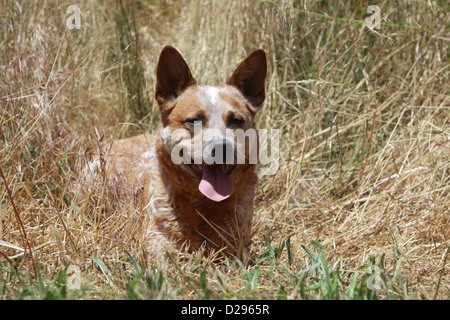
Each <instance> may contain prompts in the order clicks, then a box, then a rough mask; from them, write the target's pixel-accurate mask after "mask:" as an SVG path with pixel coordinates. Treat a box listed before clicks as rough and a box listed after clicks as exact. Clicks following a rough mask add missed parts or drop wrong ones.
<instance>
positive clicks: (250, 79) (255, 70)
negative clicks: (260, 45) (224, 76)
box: [227, 49, 267, 109]
mask: <svg viewBox="0 0 450 320" xmlns="http://www.w3.org/2000/svg"><path fill="white" fill-rule="evenodd" d="M266 75H267V62H266V54H265V52H264V51H263V50H261V49H259V50H256V51H253V52H252V53H251V54H250V55H249V56H248V57H247V58H246V59H245V60H244V61H242V62H241V64H240V65H239V66H238V67H237V69H236V70H235V71H234V73H233V75H232V76H231V77H230V79H228V81H227V84H229V85H232V86H234V87H236V88H238V89H239V91H241V93H242V94H243V95H244V97H245V98H247V100H248V101H249V102H250V103H251V104H252V105H253V107H255V108H256V109H258V108H259V107H260V106H261V104H262V103H263V102H264V99H265V97H266V94H265V89H264V81H265V80H266Z"/></svg>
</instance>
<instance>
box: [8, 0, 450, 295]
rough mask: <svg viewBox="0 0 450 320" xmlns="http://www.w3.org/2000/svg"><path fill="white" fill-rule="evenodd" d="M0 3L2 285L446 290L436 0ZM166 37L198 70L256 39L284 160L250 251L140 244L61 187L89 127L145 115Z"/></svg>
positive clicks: (441, 42)
mask: <svg viewBox="0 0 450 320" xmlns="http://www.w3.org/2000/svg"><path fill="white" fill-rule="evenodd" d="M70 5H76V6H78V8H79V13H80V18H81V19H80V22H81V25H80V29H77V28H75V29H72V28H68V26H71V24H70V23H72V22H76V20H73V19H72V18H73V17H74V16H73V14H76V11H69V12H68V7H69V6H70ZM369 5H378V7H379V8H380V14H381V15H380V16H381V23H380V26H379V28H377V29H373V30H371V29H370V28H368V27H367V26H365V24H364V21H365V19H366V18H370V17H371V14H368V13H367V12H366V10H367V7H368V6H369ZM74 12H75V13H74ZM0 17H1V19H0V168H1V170H2V173H3V176H4V179H3V178H2V179H1V180H0V299H448V298H449V297H450V258H449V257H448V256H449V248H450V194H449V191H450V190H449V189H450V127H449V117H450V86H449V84H450V79H449V75H450V62H449V56H450V3H449V2H448V1H446V0H442V1H433V0H429V1H425V0H424V1H422V0H419V1H390V0H385V1H373V3H372V2H368V1H366V0H361V1H343V0H336V1H311V0H300V1H289V0H284V1H282V0H280V1H250V0H248V1H228V0H226V1H218V0H217V1H216V0H212V1H205V0H203V1H198V0H193V1H181V0H173V1H171V0H160V1H153V0H148V1H144V0H142V1H133V0H115V1H104V2H97V1H91V0H77V1H73V2H72V1H39V2H38V1H19V2H16V1H11V0H0ZM67 22H69V24H67ZM167 44H170V45H173V46H175V47H176V48H177V49H178V50H180V52H182V53H183V55H184V56H185V58H186V59H187V61H188V64H189V66H190V68H191V70H192V73H193V75H194V77H195V78H196V79H197V81H198V82H199V83H200V84H212V85H216V84H222V83H224V82H225V81H226V80H227V77H228V76H229V75H231V73H232V71H233V70H234V69H235V68H236V66H237V64H238V63H239V62H240V61H241V60H242V59H243V58H245V57H246V56H247V54H249V53H250V52H251V51H253V50H255V49H257V48H262V49H264V50H265V51H266V53H267V57H268V64H269V70H268V77H267V86H266V89H267V91H266V93H267V98H266V101H265V103H264V105H263V106H262V108H261V110H260V111H259V113H258V118H257V123H258V126H259V128H267V129H278V130H280V133H281V138H280V159H279V164H280V167H279V170H278V172H277V173H276V174H275V175H271V176H263V177H262V178H261V180H260V183H259V185H258V191H257V197H256V201H255V218H254V234H253V247H252V253H251V258H252V261H251V262H250V263H248V264H244V263H242V262H241V261H238V260H234V259H231V258H228V259H223V261H222V262H220V263H215V262H213V258H214V257H204V256H203V255H202V253H201V252H200V253H198V254H193V255H183V254H182V253H177V252H172V253H170V254H169V255H168V258H167V259H165V260H163V261H156V260H151V259H146V257H145V255H144V252H143V248H142V247H141V246H140V244H139V239H136V237H135V235H136V230H137V228H138V226H137V225H136V223H135V218H136V217H138V216H139V214H140V213H139V212H136V211H135V210H133V208H129V209H127V210H119V211H116V212H114V214H112V215H110V216H108V217H105V216H103V215H102V203H101V201H99V203H98V207H97V208H96V209H95V214H94V216H92V215H87V214H86V212H85V211H86V209H85V206H84V205H83V204H82V203H75V202H74V201H72V200H73V199H72V198H71V194H70V189H71V187H73V185H74V183H75V181H76V180H77V169H79V167H80V166H81V165H82V164H83V163H84V162H85V161H86V160H87V159H89V157H90V155H92V154H93V153H95V152H96V151H98V148H99V145H100V143H101V142H105V141H110V140H111V139H119V138H123V137H128V136H132V135H136V134H139V133H144V132H154V131H155V130H156V129H157V128H158V126H159V124H160V122H159V110H158V106H157V104H156V102H155V100H154V99H153V95H154V85H155V67H156V63H157V59H158V56H159V52H160V50H161V49H162V48H163V47H164V46H165V45H167ZM5 182H6V183H5ZM8 190H9V192H8ZM100 198H101V197H100ZM100 200H101V199H100ZM13 204H14V206H13ZM30 252H32V254H30Z"/></svg>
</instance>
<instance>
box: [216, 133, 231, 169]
mask: <svg viewBox="0 0 450 320" xmlns="http://www.w3.org/2000/svg"><path fill="white" fill-rule="evenodd" d="M232 148H233V146H232V145H231V144H230V143H229V142H228V140H227V139H225V138H224V139H222V141H218V142H214V143H213V145H212V150H211V157H212V158H213V159H214V162H215V163H216V164H225V163H226V164H231V163H228V162H230V161H233V159H234V157H233V149H232ZM227 155H228V158H229V159H228V158H227Z"/></svg>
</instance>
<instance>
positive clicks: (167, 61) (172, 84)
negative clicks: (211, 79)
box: [155, 46, 197, 107]
mask: <svg viewBox="0 0 450 320" xmlns="http://www.w3.org/2000/svg"><path fill="white" fill-rule="evenodd" d="M196 83H197V81H195V79H194V78H193V77H192V74H191V71H190V70H189V67H188V65H187V64H186V61H184V59H183V57H182V56H181V54H180V53H179V52H178V51H177V49H175V48H174V47H172V46H166V47H164V49H162V51H161V54H160V56H159V61H158V67H157V68H156V91H155V98H156V101H158V103H159V105H160V107H162V106H163V105H164V103H166V102H167V101H170V100H171V99H175V98H176V97H178V96H179V95H180V94H182V93H183V91H184V90H186V88H188V87H190V86H192V85H195V84H196Z"/></svg>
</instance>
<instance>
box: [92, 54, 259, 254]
mask: <svg viewBox="0 0 450 320" xmlns="http://www.w3.org/2000/svg"><path fill="white" fill-rule="evenodd" d="M266 74H267V64H266V54H265V52H264V51H263V50H261V49H259V50H256V51H254V52H253V53H251V54H250V55H249V56H248V57H247V58H246V59H245V60H243V61H242V62H241V63H240V64H239V66H238V67H237V69H236V70H235V71H234V73H233V74H232V75H231V77H230V78H229V79H228V81H227V82H226V84H225V85H222V86H208V85H199V84H197V81H196V80H195V79H194V78H193V76H192V74H191V71H190V69H189V67H188V65H187V63H186V62H185V60H184V58H183V57H182V55H181V54H180V53H179V52H178V51H177V50H176V49H175V48H174V47H172V46H166V47H164V48H163V50H162V51H161V54H160V57H159V61H158V65H157V70H156V78H157V81H156V90H155V98H156V101H157V102H158V105H159V109H160V113H161V123H162V124H161V129H160V131H159V133H156V134H154V135H150V134H143V135H139V136H135V137H131V138H127V139H123V140H117V141H114V142H112V144H111V145H110V147H109V148H108V149H107V150H106V151H105V152H103V153H102V154H103V155H101V156H100V157H99V158H97V159H96V160H94V161H93V162H91V163H90V164H89V165H88V166H87V170H86V171H85V173H84V175H85V180H87V183H86V181H85V183H86V185H87V187H86V188H85V190H87V192H88V193H90V194H92V193H93V192H99V191H98V189H99V188H97V191H93V189H92V188H94V185H95V184H94V183H92V181H93V180H95V178H92V177H95V176H99V174H100V172H102V174H103V176H106V177H107V179H106V181H107V185H106V188H107V189H108V190H110V191H111V194H112V196H111V197H109V198H108V201H113V200H115V201H117V200H121V201H123V202H125V203H127V204H129V205H132V206H134V207H136V208H140V209H139V210H142V212H144V215H145V217H146V219H145V221H146V222H145V226H144V230H145V231H144V235H143V244H144V246H145V249H146V250H148V252H149V253H150V254H151V255H154V256H158V255H159V254H161V253H163V252H164V251H165V249H166V248H167V246H169V245H170V244H175V246H176V247H177V248H179V249H182V248H184V249H186V250H188V251H190V252H191V251H193V250H199V249H200V248H202V247H204V248H206V249H208V251H209V249H212V250H216V251H218V250H223V252H225V253H226V254H229V255H233V256H237V257H239V258H241V259H242V258H243V257H244V256H245V254H246V253H247V252H248V250H249V248H250V243H251V233H252V230H251V229H252V216H253V199H254V196H255V189H256V185H257V181H258V177H257V173H256V164H255V163H254V161H253V162H252V163H251V162H250V161H249V152H251V150H253V151H254V150H255V143H253V144H252V145H247V146H244V147H242V143H241V144H239V145H238V142H236V138H235V137H233V136H232V137H229V136H228V135H227V134H228V132H230V131H233V130H241V132H246V131H248V130H255V121H254V119H255V115H256V113H257V111H258V109H259V108H260V107H261V105H262V103H263V102H264V100H265V88H264V87H265V79H266ZM208 131H210V132H213V134H210V135H209V136H208V137H207V136H206V134H205V133H206V132H208ZM199 132H200V133H199ZM199 138H201V139H199ZM196 141H197V142H198V141H201V143H200V144H199V143H197V144H195V142H196ZM256 144H257V143H256ZM256 148H257V146H256ZM194 149H195V150H196V151H199V152H198V153H195V150H194ZM193 150H194V151H193ZM238 155H241V156H242V157H241V160H242V159H243V161H240V162H238V161H237V160H236V158H237V157H238ZM88 177H90V178H88ZM100 189H101V188H100ZM105 205H106V206H109V207H111V206H113V205H112V204H111V203H108V204H105Z"/></svg>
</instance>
